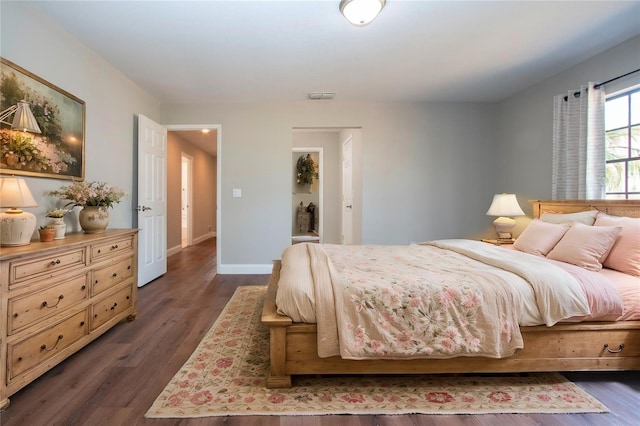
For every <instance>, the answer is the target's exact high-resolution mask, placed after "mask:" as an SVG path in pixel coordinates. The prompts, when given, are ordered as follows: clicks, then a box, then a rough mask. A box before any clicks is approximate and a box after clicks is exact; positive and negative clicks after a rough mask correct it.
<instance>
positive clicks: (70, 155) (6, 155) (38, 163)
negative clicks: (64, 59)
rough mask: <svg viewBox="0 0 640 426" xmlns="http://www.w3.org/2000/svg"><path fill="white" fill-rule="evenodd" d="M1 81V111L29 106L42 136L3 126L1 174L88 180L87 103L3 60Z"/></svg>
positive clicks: (0, 124)
mask: <svg viewBox="0 0 640 426" xmlns="http://www.w3.org/2000/svg"><path fill="white" fill-rule="evenodd" d="M0 79H1V84H0V111H5V110H6V109H7V108H10V107H11V106H12V105H15V104H16V103H17V102H18V101H21V100H24V101H27V102H28V103H29V105H30V108H31V112H32V113H33V115H34V117H35V118H36V121H37V122H38V126H39V127H40V130H41V131H42V132H41V133H40V134H36V133H28V132H22V131H19V130H12V129H11V124H10V122H9V123H6V122H2V123H0V173H1V174H11V175H23V176H34V177H42V178H53V179H69V180H72V179H75V180H84V178H85V113H86V111H85V102H84V101H83V100H81V99H79V98H77V97H76V96H74V95H72V94H70V93H69V92H67V91H65V90H63V89H61V88H59V87H57V86H55V85H53V84H51V83H49V82H48V81H46V80H44V79H42V78H40V77H38V76H37V75H35V74H33V73H31V72H29V71H27V70H25V69H24V68H22V67H20V66H18V65H16V64H14V63H13V62H11V61H9V60H7V59H5V58H1V57H0ZM10 119H11V118H10ZM10 119H9V120H7V121H10Z"/></svg>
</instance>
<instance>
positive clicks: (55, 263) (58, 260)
mask: <svg viewBox="0 0 640 426" xmlns="http://www.w3.org/2000/svg"><path fill="white" fill-rule="evenodd" d="M59 264H60V259H56V260H52V261H51V266H56V265H59Z"/></svg>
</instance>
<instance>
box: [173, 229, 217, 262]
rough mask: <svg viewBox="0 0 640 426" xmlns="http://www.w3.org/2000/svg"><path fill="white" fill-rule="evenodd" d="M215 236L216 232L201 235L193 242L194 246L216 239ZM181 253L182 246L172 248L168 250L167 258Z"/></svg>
mask: <svg viewBox="0 0 640 426" xmlns="http://www.w3.org/2000/svg"><path fill="white" fill-rule="evenodd" d="M215 236H216V233H215V232H209V233H207V234H204V235H201V236H199V237H198V238H195V239H194V240H193V245H194V246H195V245H196V244H200V243H201V242H203V241H206V240H208V239H209V238H214V237H215ZM181 251H182V245H178V246H175V247H171V248H170V249H168V250H167V257H169V256H173V255H174V254H178V253H180V252H181Z"/></svg>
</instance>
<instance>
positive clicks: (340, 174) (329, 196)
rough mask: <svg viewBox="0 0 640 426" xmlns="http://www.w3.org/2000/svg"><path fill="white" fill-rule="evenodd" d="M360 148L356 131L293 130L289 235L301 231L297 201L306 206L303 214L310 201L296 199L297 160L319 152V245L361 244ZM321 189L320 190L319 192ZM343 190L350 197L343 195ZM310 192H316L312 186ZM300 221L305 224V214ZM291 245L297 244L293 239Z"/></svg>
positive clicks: (359, 131)
mask: <svg viewBox="0 0 640 426" xmlns="http://www.w3.org/2000/svg"><path fill="white" fill-rule="evenodd" d="M345 146H346V147H347V148H348V149H349V152H350V155H349V158H350V161H349V163H348V164H345V163H344V160H343V157H344V154H345V153H344V152H343V151H344V149H345ZM361 146H362V136H361V130H360V129H359V128H293V129H292V153H293V160H294V161H293V163H292V164H293V166H292V179H293V183H292V187H293V190H292V203H291V228H292V235H295V232H296V231H299V230H300V229H299V225H300V224H299V221H298V215H297V209H298V208H300V207H301V206H300V205H299V203H300V201H303V206H302V207H305V211H306V208H307V207H308V203H309V202H310V200H303V199H301V200H297V198H296V197H298V198H300V195H299V194H297V193H296V191H297V187H296V182H295V174H296V167H295V166H296V159H297V158H299V157H300V154H303V153H310V154H311V155H312V156H313V155H314V153H317V154H316V155H319V153H322V160H321V161H320V163H321V164H319V170H318V172H319V174H318V177H319V182H318V185H317V187H318V188H317V189H318V193H319V197H320V198H319V201H318V205H317V206H315V211H316V214H317V216H318V217H317V218H316V220H317V222H318V231H319V232H318V233H319V234H320V235H319V236H320V242H322V243H327V244H359V243H360V242H361V241H362V178H361V175H362V164H361V152H362V150H361ZM345 174H348V176H347V175H345ZM320 188H322V189H321V190H320ZM345 188H346V189H347V190H348V191H347V192H349V194H345V193H344V191H345ZM312 191H315V189H313V186H312ZM294 200H296V201H294ZM314 204H315V202H314ZM303 213H304V212H303ZM302 219H303V221H304V215H303V217H302ZM345 221H348V223H346V222H345ZM303 226H304V225H303ZM345 233H346V234H347V235H346V236H345ZM345 237H346V238H345ZM292 242H293V243H295V242H296V241H295V240H294V239H293V238H292Z"/></svg>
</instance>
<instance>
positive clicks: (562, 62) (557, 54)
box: [32, 0, 640, 103]
mask: <svg viewBox="0 0 640 426" xmlns="http://www.w3.org/2000/svg"><path fill="white" fill-rule="evenodd" d="M32 4H33V5H35V6H36V7H38V8H39V9H40V11H41V12H42V13H44V14H45V15H48V16H49V17H50V18H52V19H53V20H54V21H57V22H58V23H59V24H60V25H61V26H62V27H64V28H65V29H66V30H68V31H69V32H70V33H72V34H74V35H75V36H76V37H77V38H78V39H80V40H82V41H83V42H84V43H85V44H86V45H87V46H89V47H90V48H91V49H93V50H94V51H96V52H97V53H98V54H100V55H101V56H102V57H104V58H105V59H106V60H107V61H109V62H110V63H111V64H112V65H113V66H115V67H116V68H118V69H119V70H120V71H122V72H123V73H124V74H125V75H127V76H128V77H129V78H131V79H132V80H133V81H134V82H136V83H137V84H138V85H140V86H141V87H142V88H143V89H145V90H146V91H148V92H149V93H150V94H152V95H154V96H155V97H156V98H157V99H158V100H159V101H160V102H162V103H208V102H230V101H252V102H256V101H257V102H259V101H295V100H305V99H306V97H307V94H308V93H309V92H312V91H327V92H336V97H335V100H336V101H497V100H500V99H504V98H505V97H508V96H510V95H512V94H514V93H517V92H518V91H520V90H522V89H524V88H527V87H529V86H531V85H533V84H535V83H537V82H539V81H542V80H544V79H545V78H547V77H549V76H552V75H554V74H556V73H558V72H560V71H563V70H565V69H567V68H569V67H571V66H573V65H575V64H577V63H579V62H582V61H584V60H585V59H587V58H589V57H591V56H593V55H595V54H597V53H599V52H601V51H604V50H606V49H608V48H610V47H612V46H614V45H616V44H618V43H620V42H622V41H624V40H627V39H629V38H631V37H632V36H634V35H637V34H640V1H620V2H619V1H551V2H544V1H494V2H489V1H426V0H425V1H407V0H404V1H403V0H388V1H387V4H386V6H385V7H384V9H383V10H382V13H381V15H380V16H379V17H378V18H377V19H376V20H375V21H374V22H373V23H371V24H370V25H368V26H365V27H355V26H352V25H351V24H349V23H348V22H347V21H346V20H345V19H344V18H343V17H342V15H341V14H340V12H339V10H338V4H339V0H332V1H328V0H324V1H309V0H306V1H305V0H299V1H266V0H261V1H242V0H235V1H33V2H32ZM322 102H330V101H322Z"/></svg>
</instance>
